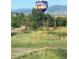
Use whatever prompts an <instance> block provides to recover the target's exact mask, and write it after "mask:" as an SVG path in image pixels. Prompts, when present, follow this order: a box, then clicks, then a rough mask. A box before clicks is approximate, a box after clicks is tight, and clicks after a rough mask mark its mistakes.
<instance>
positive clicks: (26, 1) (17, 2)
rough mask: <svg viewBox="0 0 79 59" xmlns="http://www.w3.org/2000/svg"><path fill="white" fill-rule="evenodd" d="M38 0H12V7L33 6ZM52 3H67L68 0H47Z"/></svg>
mask: <svg viewBox="0 0 79 59" xmlns="http://www.w3.org/2000/svg"><path fill="white" fill-rule="evenodd" d="M36 1H37V0H11V9H18V8H32V7H33V6H34V4H35V2H36ZM47 1H48V4H49V6H51V5H67V0H47Z"/></svg>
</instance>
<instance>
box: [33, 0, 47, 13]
mask: <svg viewBox="0 0 79 59" xmlns="http://www.w3.org/2000/svg"><path fill="white" fill-rule="evenodd" d="M34 8H35V9H37V10H38V11H40V12H45V11H46V9H47V8H48V2H47V1H36V3H35V6H34Z"/></svg>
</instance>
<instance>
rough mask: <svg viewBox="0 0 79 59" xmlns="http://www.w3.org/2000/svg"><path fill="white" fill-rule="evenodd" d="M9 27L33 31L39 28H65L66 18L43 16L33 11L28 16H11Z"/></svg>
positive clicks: (17, 14)
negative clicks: (23, 27) (29, 28)
mask: <svg viewBox="0 0 79 59" xmlns="http://www.w3.org/2000/svg"><path fill="white" fill-rule="evenodd" d="M11 26H12V27H14V28H17V27H20V26H26V27H31V28H33V29H37V28H39V27H59V26H67V18H66V17H57V16H56V17H55V16H51V15H50V14H44V13H41V12H39V11H37V10H35V9H33V11H32V13H31V14H29V15H25V14H24V13H15V14H12V15H11Z"/></svg>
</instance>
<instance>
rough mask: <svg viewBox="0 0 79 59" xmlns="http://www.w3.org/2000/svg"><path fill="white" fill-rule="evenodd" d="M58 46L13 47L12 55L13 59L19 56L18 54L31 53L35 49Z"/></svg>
mask: <svg viewBox="0 0 79 59" xmlns="http://www.w3.org/2000/svg"><path fill="white" fill-rule="evenodd" d="M57 48H58V47H42V48H12V49H11V50H12V54H11V57H12V59H13V58H15V57H17V56H22V55H24V54H29V53H32V52H34V51H39V50H43V49H57Z"/></svg>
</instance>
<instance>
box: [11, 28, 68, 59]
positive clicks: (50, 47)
mask: <svg viewBox="0 0 79 59" xmlns="http://www.w3.org/2000/svg"><path fill="white" fill-rule="evenodd" d="M11 39H12V42H11V46H12V59H66V54H67V52H66V43H67V28H66V27H58V28H56V29H50V30H49V31H47V30H37V31H31V32H25V33H23V32H20V33H18V34H16V35H13V36H12V38H11Z"/></svg>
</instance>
